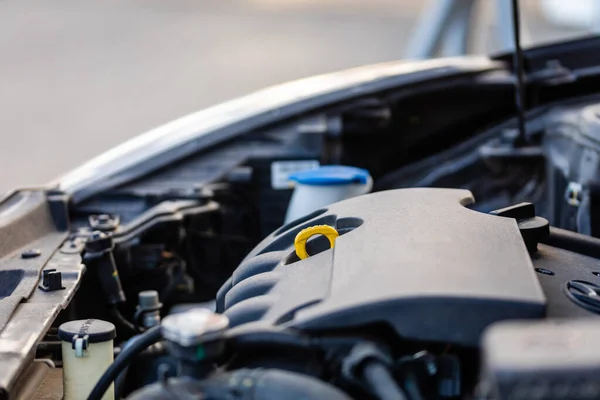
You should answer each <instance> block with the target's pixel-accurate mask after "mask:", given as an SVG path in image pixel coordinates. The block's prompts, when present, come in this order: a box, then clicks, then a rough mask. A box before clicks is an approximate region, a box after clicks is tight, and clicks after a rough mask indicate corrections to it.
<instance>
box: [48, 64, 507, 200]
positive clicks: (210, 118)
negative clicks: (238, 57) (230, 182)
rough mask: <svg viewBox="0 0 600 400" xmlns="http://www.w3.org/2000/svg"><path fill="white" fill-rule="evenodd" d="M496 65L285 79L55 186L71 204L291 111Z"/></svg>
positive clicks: (132, 143)
mask: <svg viewBox="0 0 600 400" xmlns="http://www.w3.org/2000/svg"><path fill="white" fill-rule="evenodd" d="M502 65H503V64H502V63H500V62H497V61H494V60H492V59H489V58H487V57H457V58H446V59H435V60H425V61H411V62H404V61H394V62H388V63H382V64H375V65H369V66H365V67H359V68H353V69H349V70H346V71H341V72H335V73H330V74H325V75H318V76H313V77H309V78H305V79H301V80H297V81H293V82H289V83H285V84H282V85H278V86H274V87H271V88H267V89H265V90H261V91H258V92H255V93H252V94H250V95H247V96H244V97H240V98H237V99H235V100H232V101H229V102H226V103H223V104H220V105H217V106H214V107H210V108H208V109H205V110H202V111H198V112H196V113H193V114H190V115H187V116H185V117H183V118H180V119H177V120H175V121H173V122H170V123H168V124H166V125H163V126H160V127H158V128H155V129H153V130H150V131H148V132H146V133H143V134H141V135H139V136H137V137H134V138H133V139H131V140H129V141H127V142H125V143H123V144H121V145H119V146H117V147H115V148H113V149H111V150H109V151H107V152H106V153H104V154H101V155H99V156H98V157H96V158H94V159H92V160H90V161H88V162H87V163H85V164H83V165H82V166H80V167H78V168H76V169H75V170H73V171H71V172H70V173H68V174H67V175H65V176H63V177H62V178H60V179H59V181H58V186H59V188H60V189H61V190H62V191H64V192H66V193H68V194H70V195H71V196H72V200H73V201H74V202H75V203H77V202H80V201H82V200H85V199H87V198H89V197H91V196H93V195H95V194H97V193H99V192H101V191H103V190H106V189H108V188H113V187H116V186H119V185H121V184H123V183H126V182H129V181H132V180H134V179H137V178H139V177H141V176H144V175H146V174H148V173H150V172H152V171H155V170H157V169H159V168H161V167H163V166H165V165H168V164H170V163H173V162H174V161H176V160H179V159H182V158H184V157H186V156H189V155H191V154H193V153H195V152H197V151H199V150H202V149H203V148H206V147H208V146H211V145H214V144H216V143H219V142H222V141H225V140H228V139H231V138H232V137H234V136H236V135H239V134H242V133H244V132H248V131H250V130H252V129H256V128H258V127H261V126H265V125H268V124H270V123H273V122H275V121H277V120H281V119H285V118H288V117H290V116H292V115H298V114H301V113H303V112H307V111H312V110H315V109H318V108H320V107H323V106H325V105H328V104H332V103H335V102H338V101H343V100H345V99H347V98H349V97H356V96H357V95H363V94H365V95H366V94H369V93H372V92H375V91H381V90H385V89H386V88H388V87H389V88H392V87H397V86H399V85H407V84H411V83H413V82H414V83H416V82H421V81H424V80H431V79H436V78H438V77H443V76H450V75H456V74H462V73H467V72H473V71H486V70H491V69H496V68H501V66H502Z"/></svg>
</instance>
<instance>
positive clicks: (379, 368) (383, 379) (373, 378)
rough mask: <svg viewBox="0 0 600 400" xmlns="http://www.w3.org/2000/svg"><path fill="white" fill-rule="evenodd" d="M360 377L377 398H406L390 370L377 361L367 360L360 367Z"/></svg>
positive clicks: (386, 399) (385, 399) (389, 399)
mask: <svg viewBox="0 0 600 400" xmlns="http://www.w3.org/2000/svg"><path fill="white" fill-rule="evenodd" d="M362 378H363V381H364V382H365V383H366V384H367V385H368V387H369V389H371V391H372V392H373V394H374V395H375V396H376V397H377V398H378V399H379V400H407V397H406V395H405V394H404V392H403V391H402V389H400V387H399V386H398V384H397V383H396V381H395V380H394V378H393V377H392V374H390V371H389V370H388V369H387V368H386V367H385V365H383V364H382V363H381V362H379V361H376V360H370V361H367V363H366V364H365V365H364V366H363V368H362Z"/></svg>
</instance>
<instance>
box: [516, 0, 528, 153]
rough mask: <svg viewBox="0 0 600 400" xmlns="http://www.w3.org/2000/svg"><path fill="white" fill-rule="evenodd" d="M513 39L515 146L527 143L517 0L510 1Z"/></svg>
mask: <svg viewBox="0 0 600 400" xmlns="http://www.w3.org/2000/svg"><path fill="white" fill-rule="evenodd" d="M512 18H513V37H514V42H515V52H514V54H513V63H514V70H515V76H516V78H517V79H516V84H515V85H516V86H515V92H516V93H515V106H516V107H517V123H518V125H519V137H518V139H517V143H516V144H517V145H524V144H525V143H527V132H526V131H525V83H524V80H525V67H524V65H523V49H522V48H521V22H520V15H519V0H512Z"/></svg>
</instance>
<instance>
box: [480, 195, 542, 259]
mask: <svg viewBox="0 0 600 400" xmlns="http://www.w3.org/2000/svg"><path fill="white" fill-rule="evenodd" d="M490 214H493V215H498V216H500V217H508V218H514V219H516V220H517V224H518V225H519V231H521V235H522V236H523V241H525V246H527V249H528V250H529V251H536V250H537V245H538V243H539V242H541V241H543V240H544V239H545V238H547V237H548V235H549V234H550V224H549V223H548V221H547V220H546V219H544V218H542V217H537V216H536V215H535V206H534V205H533V204H532V203H521V204H516V205H514V206H510V207H506V208H503V209H501V210H495V211H492V212H491V213H490Z"/></svg>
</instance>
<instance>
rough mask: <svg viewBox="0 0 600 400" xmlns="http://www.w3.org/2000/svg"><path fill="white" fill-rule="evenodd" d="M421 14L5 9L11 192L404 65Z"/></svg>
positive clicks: (309, 7)
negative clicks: (243, 106)
mask: <svg viewBox="0 0 600 400" xmlns="http://www.w3.org/2000/svg"><path fill="white" fill-rule="evenodd" d="M524 1H525V2H526V1H527V0H524ZM422 3H423V1H418V0H101V1H100V0H83V1H81V0H37V1H36V0H13V1H8V0H7V1H3V2H0V61H1V62H0V139H1V142H0V143H1V145H0V171H1V173H0V191H5V190H7V189H10V188H13V187H16V186H25V185H33V184H41V183H45V182H47V181H49V180H51V179H54V178H56V177H58V176H60V175H61V174H63V173H65V172H66V171H68V170H69V169H71V168H73V167H75V166H77V165H79V164H80V163H82V162H83V161H85V160H87V159H88V158H90V157H91V156H94V155H97V154H99V153H101V152H103V151H105V150H107V149H109V148H111V147H112V146H114V145H116V144H118V143H120V142H122V141H123V140H125V139H128V138H130V137H132V136H134V135H136V134H139V133H141V132H143V131H145V130H147V129H150V128H153V127H155V126H157V125H160V124H162V123H165V122H167V121H169V120H172V119H174V118H177V117H180V116H182V115H185V114H187V113H190V112H193V111H196V110H198V109H201V108H204V107H206V106H210V105H212V104H215V103H217V102H221V101H224V100H228V99H231V98H233V97H236V96H239V95H242V94H245V93H248V92H251V91H254V90H257V89H260V88H263V87H265V86H268V85H272V84H276V83H281V82H285V81H288V80H292V79H297V78H301V77H305V76H310V75H313V74H317V73H324V72H330V71H335V70H339V69H344V68H349V67H353V66H358V65H364V64H370V63H375V62H382V61H389V60H395V59H399V58H402V55H403V50H404V45H405V43H406V41H407V38H408V37H409V35H410V31H411V28H412V27H413V25H414V23H415V20H416V18H417V15H418V13H419V12H420V11H421V8H422ZM535 29H537V31H539V32H542V36H543V37H546V38H551V37H552V35H556V34H557V32H556V31H555V30H553V29H547V28H545V27H544V25H543V24H537V28H535Z"/></svg>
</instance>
